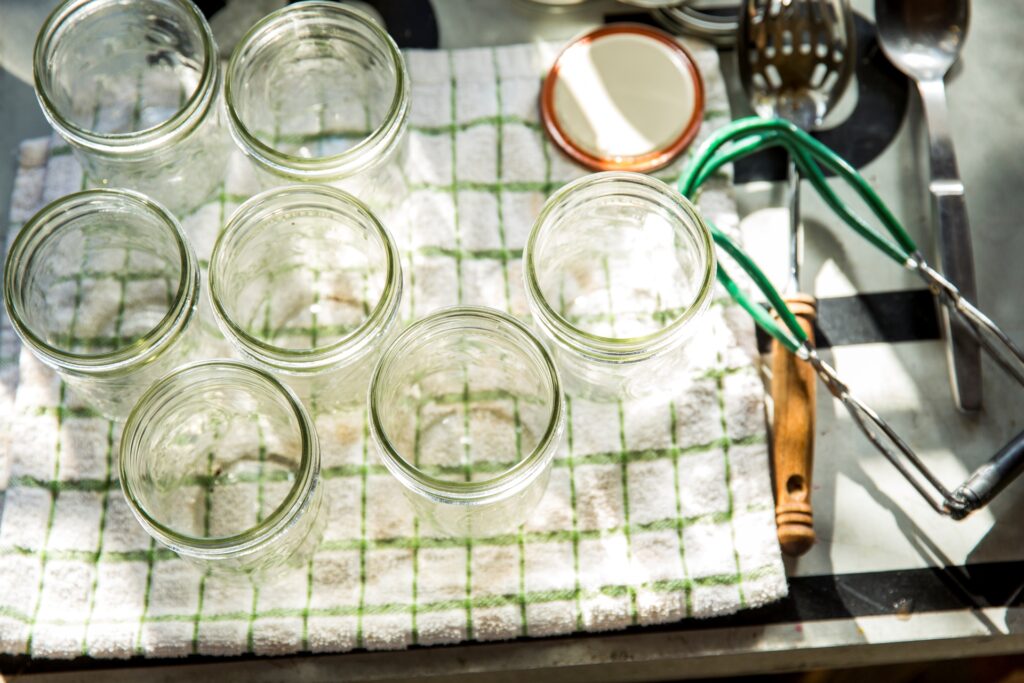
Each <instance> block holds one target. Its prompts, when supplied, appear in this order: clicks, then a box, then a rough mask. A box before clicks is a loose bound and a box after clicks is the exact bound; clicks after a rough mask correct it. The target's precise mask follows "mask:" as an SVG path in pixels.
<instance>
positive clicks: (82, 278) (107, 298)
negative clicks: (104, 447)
mask: <svg viewBox="0 0 1024 683" xmlns="http://www.w3.org/2000/svg"><path fill="white" fill-rule="evenodd" d="M198 301H199V265H198V262H197V261H196V257H195V254H194V253H193V251H192V247H191V246H190V245H189V243H188V240H187V239H186V237H185V234H184V233H183V232H182V230H181V227H180V226H179V225H178V222H177V221H176V220H175V219H174V217H173V216H171V215H170V214H169V213H168V212H167V211H166V209H164V208H163V207H161V206H160V205H158V204H156V203H155V202H153V201H151V200H149V199H147V198H146V197H144V196H142V195H140V194H136V193H134V192H129V191H127V190H87V191H85V192H78V193H75V194H71V195H67V196H66V197H63V198H61V199H58V200H57V201H55V202H53V203H51V204H49V205H48V206H46V207H44V208H43V209H42V210H40V211H39V213H37V214H36V215H35V216H33V217H32V218H31V219H30V220H29V221H28V223H26V224H25V225H24V227H22V229H21V231H20V232H19V233H18V235H17V236H16V237H15V239H14V243H13V244H12V245H11V250H10V252H9V253H8V255H7V265H6V269H5V272H4V303H5V304H6V305H7V312H8V315H9V316H10V319H11V323H12V325H13V326H14V329H15V330H16V331H17V333H18V336H19V337H21V340H22V341H23V342H24V344H25V345H26V346H27V347H28V348H29V350H31V351H32V352H33V353H34V354H35V355H36V357H37V358H39V359H40V360H41V361H42V362H43V363H46V364H47V365H49V366H50V367H52V368H54V369H55V370H56V371H57V372H58V374H60V376H61V378H62V379H63V380H64V381H65V382H67V384H68V386H70V387H71V388H72V389H73V390H74V391H75V393H76V394H77V396H78V397H79V398H81V399H84V400H85V401H86V402H87V403H88V404H90V405H91V406H92V407H94V408H95V409H96V410H98V411H99V412H100V413H102V414H103V415H105V416H107V417H109V418H113V419H123V418H124V417H125V416H126V415H127V414H128V411H129V410H130V409H131V407H132V405H133V404H134V403H135V400H136V399H137V398H138V397H139V395H140V394H142V392H143V391H145V390H146V388H147V387H148V386H149V385H150V384H152V383H153V382H154V381H156V380H157V379H158V378H159V377H161V376H162V375H164V374H165V373H167V372H169V371H170V370H171V369H173V368H175V367H177V366H178V365H181V364H182V363H185V362H188V361H189V360H192V359H194V357H195V355H196V354H197V353H198V352H199V350H200V341H201V335H200V332H199V324H198V313H197V306H198Z"/></svg>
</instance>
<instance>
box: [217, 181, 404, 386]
mask: <svg viewBox="0 0 1024 683" xmlns="http://www.w3.org/2000/svg"><path fill="white" fill-rule="evenodd" d="M311 206H318V207H319V208H321V209H323V210H332V209H333V210H335V211H337V210H338V207H339V206H340V207H343V208H344V209H349V210H351V211H352V212H353V213H354V214H355V215H356V216H357V217H358V218H359V219H362V221H363V225H364V227H367V228H368V231H369V232H370V234H372V235H373V237H375V238H376V240H377V242H378V244H379V246H380V248H381V251H382V253H383V258H384V265H385V268H384V277H383V281H384V286H383V289H382V290H381V294H380V297H379V298H378V299H377V301H376V302H375V303H374V304H373V306H372V308H370V310H369V312H368V313H367V314H366V315H365V316H364V317H363V318H362V320H361V321H360V322H359V324H358V325H357V326H356V327H355V329H353V330H351V331H349V332H348V333H347V334H345V335H344V336H342V337H340V338H339V339H336V340H334V341H332V342H331V343H329V344H325V345H323V346H313V347H307V348H289V347H285V346H279V345H277V344H272V343H270V342H268V341H266V340H264V339H262V338H260V337H258V336H256V335H255V334H253V333H251V332H250V331H249V330H247V329H246V328H245V326H244V325H241V324H239V323H238V322H237V321H236V319H235V316H234V315H233V312H232V311H231V310H229V309H230V308H231V307H230V306H229V305H228V304H227V303H226V299H227V297H226V296H225V293H224V291H223V289H224V287H225V286H226V285H225V284H224V282H223V277H224V273H223V271H224V269H225V268H226V265H225V264H226V263H227V262H229V260H230V259H232V258H234V257H236V255H237V253H238V252H239V251H241V250H244V248H245V246H244V244H239V242H240V241H241V240H243V239H245V238H250V237H252V235H253V234H254V233H255V232H258V231H260V230H262V229H268V228H269V226H265V225H264V224H265V223H266V222H267V220H268V219H271V218H277V217H280V216H282V215H287V214H290V213H293V212H296V211H301V210H307V209H309V208H310V207H311ZM288 238H289V236H288V235H282V240H285V241H287V239H288ZM233 250H237V251H236V252H235V253H230V252H231V251H233ZM400 259H401V257H400V255H399V252H398V247H397V246H396V244H395V241H394V239H392V237H391V234H390V233H389V232H388V231H387V228H385V227H384V225H383V224H382V223H381V222H380V220H379V219H378V218H377V217H376V215H374V213H373V212H372V211H371V210H370V209H369V207H367V206H366V205H365V204H363V203H362V202H361V201H359V200H358V199H356V198H355V197H354V196H352V195H351V194H349V193H347V192H344V191H343V190H339V189H336V188H333V187H329V186H325V185H308V186H307V185H291V186H287V187H284V188H273V189H270V190H267V191H265V192H262V193H260V194H258V195H255V196H253V197H251V198H250V199H248V200H247V201H246V202H245V203H244V204H242V205H241V206H239V207H238V208H237V209H236V210H235V213H234V214H233V215H232V216H231V218H229V219H228V223H227V225H226V226H225V228H224V230H223V231H222V232H221V234H220V236H219V237H218V238H217V242H216V244H215V245H214V248H213V253H212V255H211V257H210V268H209V283H210V301H211V302H212V303H213V310H214V313H215V315H216V316H217V319H218V320H219V321H221V323H222V324H223V325H224V326H226V327H227V328H228V330H230V333H231V336H232V338H233V340H234V341H236V342H237V343H238V344H241V345H242V346H243V347H244V348H245V350H246V351H248V352H249V353H251V354H253V355H254V356H256V357H257V358H258V359H259V360H260V361H261V362H263V363H266V364H268V365H274V366H278V367H279V369H282V370H285V371H290V372H303V371H306V372H316V371H318V370H321V369H323V368H324V367H326V366H329V365H331V364H333V363H335V362H338V361H339V360H343V359H345V358H346V357H348V356H350V355H358V354H359V352H360V351H361V349H362V345H361V342H362V341H364V340H366V339H368V338H370V337H372V336H373V334H374V332H375V331H376V330H378V329H380V328H381V327H382V326H386V325H389V324H390V323H391V321H392V320H393V319H394V318H395V317H396V315H397V312H398V303H399V299H400V298H401V288H402V270H401V260H400Z"/></svg>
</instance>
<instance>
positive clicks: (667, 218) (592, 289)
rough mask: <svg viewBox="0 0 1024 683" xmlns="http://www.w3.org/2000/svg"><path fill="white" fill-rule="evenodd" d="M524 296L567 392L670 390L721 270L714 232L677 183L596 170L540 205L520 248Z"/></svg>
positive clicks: (606, 394)
mask: <svg viewBox="0 0 1024 683" xmlns="http://www.w3.org/2000/svg"><path fill="white" fill-rule="evenodd" d="M523 261H524V268H523V273H524V279H525V281H526V291H527V300H528V302H529V305H530V310H531V312H532V313H533V318H534V322H535V324H536V326H537V328H538V329H539V330H540V331H541V333H542V334H543V336H544V337H545V338H546V339H547V340H548V341H549V342H550V343H551V348H552V353H553V355H554V357H555V362H556V363H557V364H558V367H559V369H560V370H561V371H562V373H563V376H564V377H565V382H566V387H567V390H568V391H569V392H570V393H574V394H580V395H583V396H586V397H588V398H592V399H595V400H610V399H616V398H632V397H639V396H649V395H651V394H655V393H660V392H661V391H663V390H667V389H669V388H670V387H671V385H672V377H673V376H674V375H675V374H677V373H678V371H679V369H680V366H681V364H685V362H686V358H685V341H686V340H687V338H688V337H689V336H690V334H691V333H692V331H693V330H694V328H695V327H696V326H697V324H696V323H697V321H698V319H699V318H700V317H701V316H702V315H703V313H704V311H705V310H707V307H708V304H709V303H710V301H711V296H712V292H713V289H714V282H715V250H714V246H713V243H712V237H711V232H710V231H709V230H708V227H707V225H705V224H704V221H703V220H702V219H701V217H700V215H699V214H698V213H697V210H696V209H695V208H694V207H693V205H692V204H690V202H689V201H687V200H686V199H685V198H684V197H682V196H681V195H680V194H679V193H678V192H675V191H674V190H673V189H672V188H670V187H668V186H667V185H665V184H664V183H662V182H661V181H659V180H655V179H653V178H650V177H648V176H645V175H642V174H639V173H622V172H609V173H597V174H594V175H590V176H586V177H583V178H580V179H579V180H576V181H575V182H572V183H570V184H568V185H566V186H565V187H563V188H562V189H561V190H559V191H558V192H556V193H555V194H554V195H552V196H551V198H550V199H548V201H547V203H546V204H545V205H544V208H543V209H542V211H541V213H540V216H539V217H538V218H537V222H536V223H535V224H534V226H533V230H532V231H531V233H530V236H529V239H528V240H527V244H526V249H525V251H524V254H523Z"/></svg>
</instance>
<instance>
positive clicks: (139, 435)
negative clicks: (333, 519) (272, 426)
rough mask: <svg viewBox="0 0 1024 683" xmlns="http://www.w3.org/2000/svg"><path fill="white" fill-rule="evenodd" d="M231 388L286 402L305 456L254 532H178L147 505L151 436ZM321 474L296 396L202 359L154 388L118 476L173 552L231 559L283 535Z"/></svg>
mask: <svg viewBox="0 0 1024 683" xmlns="http://www.w3.org/2000/svg"><path fill="white" fill-rule="evenodd" d="M227 385H231V386H242V387H246V388H247V389H248V390H249V391H251V392H253V393H254V394H255V393H257V392H264V393H265V394H267V395H273V396H275V397H277V398H279V399H281V400H282V402H283V404H284V405H285V406H286V408H285V410H286V411H287V412H288V413H289V414H290V417H291V418H292V419H293V424H294V426H295V427H296V429H297V432H298V435H299V444H300V450H301V456H300V459H299V463H298V468H297V471H296V472H295V473H294V481H293V483H292V486H291V488H290V489H289V490H288V492H287V494H286V495H285V496H284V498H283V499H282V501H281V502H280V503H279V504H278V505H277V507H276V508H275V509H274V510H273V511H272V512H271V513H270V514H268V515H267V516H266V517H264V518H263V519H262V520H260V521H258V522H257V523H256V524H255V525H253V526H252V527H251V528H248V529H245V530H243V531H241V532H239V533H235V534H232V535H229V536H223V537H200V536H195V535H190V534H187V533H183V532H181V531H178V530H175V529H173V528H171V527H170V526H168V525H167V524H165V523H164V521H161V520H160V519H158V518H157V517H156V516H155V515H153V514H152V513H151V511H150V510H148V509H147V506H146V505H145V503H144V502H143V497H142V495H141V490H140V488H139V487H141V486H142V482H143V481H144V480H145V479H146V477H147V476H148V471H147V468H146V466H145V461H144V459H145V458H146V457H149V456H150V451H149V448H148V447H147V445H146V444H147V438H148V437H149V436H150V432H151V430H155V429H159V428H160V427H161V424H160V419H161V417H162V416H163V415H164V414H166V413H168V412H170V411H173V409H174V408H175V407H176V406H186V407H187V406H189V405H190V404H191V403H192V402H194V400H195V396H196V395H202V393H203V392H216V391H217V390H218V389H219V388H221V387H224V386H227ZM319 471H320V445H319V441H318V439H317V436H316V430H315V427H314V425H313V422H312V420H311V419H310V417H309V414H308V413H307V412H306V410H305V409H304V408H303V407H302V404H301V402H300V401H299V399H298V397H296V395H295V394H294V392H292V390H291V389H289V388H288V387H287V386H285V385H284V384H283V383H282V382H280V381H279V380H277V379H276V378H275V377H273V375H271V374H270V373H267V372H264V371H263V370H260V369H259V368H256V367H253V366H251V365H246V364H244V363H240V362H238V361H227V360H214V361H200V362H197V363H192V364H190V365H186V366H184V367H181V368H179V369H177V370H175V371H174V372H172V373H171V374H169V375H167V376H165V377H164V378H163V379H161V380H159V381H158V382H157V383H156V384H154V385H153V386H151V387H150V388H149V389H148V390H147V391H146V393H145V394H143V395H142V397H141V398H140V399H139V401H138V402H137V403H136V405H135V407H134V408H133V409H132V412H131V414H130V415H129V416H128V420H127V421H126V423H125V427H124V432H123V434H122V437H121V447H120V457H119V462H118V472H119V477H120V481H121V487H122V489H123V490H124V494H125V498H126V500H127V501H128V505H129V507H130V509H131V511H132V514H133V515H134V516H135V517H136V519H138V521H139V523H140V524H142V526H143V527H144V528H145V529H146V531H147V532H148V533H149V534H150V535H151V536H153V537H154V538H156V539H157V540H158V541H160V542H161V543H162V544H164V545H165V546H167V547H169V548H170V549H171V550H173V551H175V552H177V553H179V554H181V555H183V556H186V557H189V558H192V559H198V560H228V559H238V558H241V557H245V556H247V555H250V554H252V553H256V552H259V551H260V550H261V549H262V548H264V547H266V546H267V545H268V544H269V543H271V542H273V541H274V539H275V538H277V537H279V536H281V535H282V534H284V533H285V532H287V530H288V529H289V528H290V527H291V526H292V525H293V524H294V523H295V520H296V519H298V517H299V516H300V515H302V514H303V513H304V512H305V511H306V510H307V509H308V508H309V507H310V505H311V502H312V500H313V494H314V491H315V488H316V486H317V479H318V477H319Z"/></svg>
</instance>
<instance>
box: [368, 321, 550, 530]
mask: <svg viewBox="0 0 1024 683" xmlns="http://www.w3.org/2000/svg"><path fill="white" fill-rule="evenodd" d="M564 423H565V416H564V409H563V405H562V390H561V385H560V382H559V379H558V372H557V371H556V369H555V366H554V363H553V362H552V360H551V357H550V356H549V355H548V352H547V350H546V349H545V348H544V346H543V345H542V344H541V343H540V341H539V340H537V338H536V337H534V336H533V334H532V333H531V332H530V331H529V330H528V329H527V328H526V327H525V326H524V325H523V324H522V323H520V322H519V321H517V320H515V319H514V318H511V317H509V316H507V315H505V314H504V313H501V312H499V311H495V310H492V309H487V308H471V307H465V308H449V309H444V310H441V311H438V312H437V313H434V314H432V315H430V316H427V317H426V318H423V319H422V320H420V321H418V322H416V323H414V324H413V325H411V326H410V327H409V328H408V329H406V330H405V332H403V333H402V334H401V335H399V337H398V339H396V340H395V342H394V344H392V345H391V346H390V347H389V348H388V350H387V351H385V352H384V355H383V356H382V357H381V360H380V363H379V364H378V365H377V369H376V371H375V372H374V376H373V379H372V380H371V384H370V432H371V434H372V435H373V440H374V443H375V444H376V446H377V451H378V454H379V456H380V458H381V460H382V461H383V463H384V465H385V466H386V467H387V469H388V471H389V472H391V474H392V475H394V476H395V478H396V479H398V481H399V482H400V483H401V484H402V486H403V487H404V492H405V494H406V497H407V498H408V499H409V500H410V501H411V502H412V505H413V508H414V509H415V510H416V514H417V515H419V517H420V518H422V519H423V520H424V521H426V522H428V523H430V524H431V525H432V526H433V527H434V528H435V529H436V530H437V531H440V532H441V533H444V534H449V535H453V536H475V537H481V536H492V535H495V534H501V533H507V532H509V531H512V530H514V529H515V528H516V527H517V526H518V525H519V524H521V523H522V522H523V521H524V520H525V519H526V517H527V516H528V515H529V513H530V512H531V511H533V510H534V508H535V507H536V506H537V503H538V502H539V501H540V499H541V497H542V496H543V495H544V490H545V489H546V488H547V482H548V476H549V475H550V472H551V460H552V458H553V457H554V453H555V451H556V449H557V448H558V444H559V441H560V439H561V435H562V430H563V427H564Z"/></svg>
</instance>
